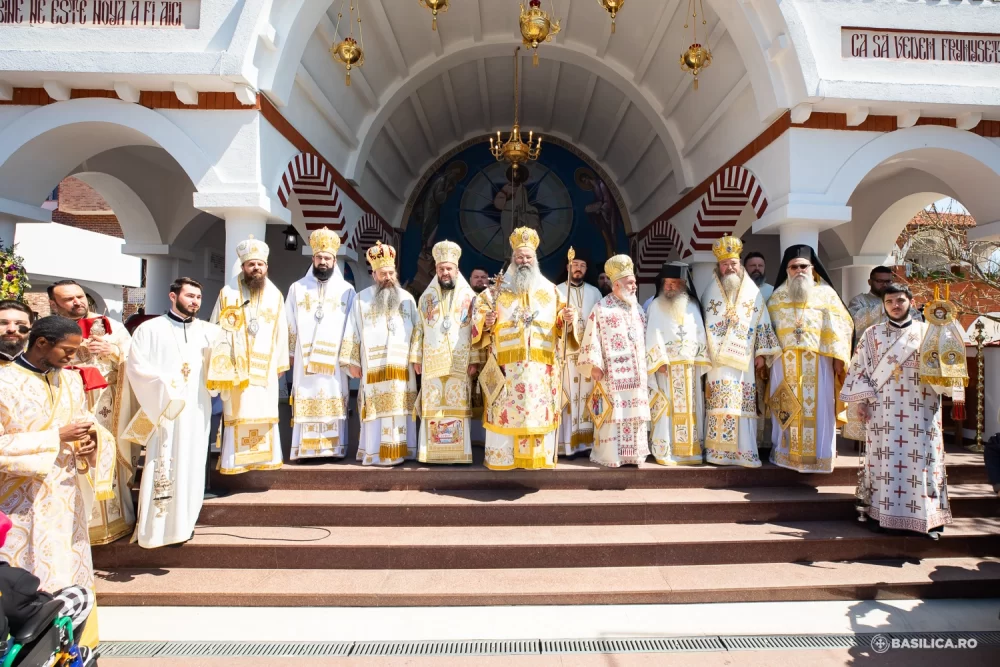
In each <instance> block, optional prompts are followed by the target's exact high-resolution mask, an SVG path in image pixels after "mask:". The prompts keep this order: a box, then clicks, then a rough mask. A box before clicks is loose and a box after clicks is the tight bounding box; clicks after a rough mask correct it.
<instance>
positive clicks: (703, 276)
mask: <svg viewBox="0 0 1000 667" xmlns="http://www.w3.org/2000/svg"><path fill="white" fill-rule="evenodd" d="M687 262H688V264H690V265H691V280H692V281H693V282H694V289H695V291H696V292H698V298H699V299H700V298H701V295H702V294H704V293H705V290H706V289H707V288H708V285H709V283H711V282H712V278H713V276H714V275H715V269H716V267H718V265H719V263H718V262H717V261H716V260H715V255H713V254H712V253H710V252H696V253H694V254H693V255H691V257H689V258H688V259H687Z"/></svg>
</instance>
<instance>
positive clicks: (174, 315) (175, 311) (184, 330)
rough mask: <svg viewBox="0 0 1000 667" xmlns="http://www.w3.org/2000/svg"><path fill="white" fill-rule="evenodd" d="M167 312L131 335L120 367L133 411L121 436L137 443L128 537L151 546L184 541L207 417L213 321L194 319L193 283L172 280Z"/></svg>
mask: <svg viewBox="0 0 1000 667" xmlns="http://www.w3.org/2000/svg"><path fill="white" fill-rule="evenodd" d="M169 298H170V310H169V311H167V314H166V315H163V316H160V317H155V318H153V319H152V320H149V321H147V322H144V323H143V325H142V326H141V327H138V328H137V329H136V330H135V336H133V337H132V350H131V351H130V352H129V356H128V364H126V371H127V372H128V377H129V380H130V381H131V384H132V387H133V390H134V391H135V395H136V398H137V399H138V401H139V405H140V407H141V409H140V410H139V411H138V412H137V413H136V415H135V417H134V418H133V419H132V421H131V422H130V423H129V426H128V428H127V429H126V430H125V438H127V439H129V440H131V441H132V442H136V443H137V444H140V445H142V446H143V447H145V450H146V457H145V465H144V467H143V475H142V480H141V482H140V487H139V511H138V520H137V522H136V523H137V525H136V531H135V539H136V540H137V541H138V542H139V546H140V547H143V548H146V549H151V548H154V547H162V546H164V545H167V544H177V543H180V542H185V541H187V540H189V539H191V535H192V534H193V533H194V526H195V523H196V522H197V521H198V515H199V513H200V512H201V505H202V500H203V499H204V496H205V467H206V458H207V457H208V447H206V446H205V445H206V443H207V442H208V438H209V426H210V424H211V421H212V397H211V396H210V395H209V392H208V389H207V388H206V385H207V371H208V368H207V366H206V364H205V360H206V356H207V355H206V354H205V353H206V352H207V351H208V350H209V349H210V347H211V345H212V342H213V341H214V340H215V339H216V338H217V337H218V333H219V327H217V326H216V325H214V324H209V323H208V322H204V321H202V320H199V319H198V318H197V315H198V311H199V310H200V309H201V285H200V284H199V283H198V282H196V281H194V280H192V279H190V278H177V279H176V280H174V282H173V283H172V284H171V285H170V292H169Z"/></svg>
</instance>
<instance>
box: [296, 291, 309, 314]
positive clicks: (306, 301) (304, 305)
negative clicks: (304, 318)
mask: <svg viewBox="0 0 1000 667" xmlns="http://www.w3.org/2000/svg"><path fill="white" fill-rule="evenodd" d="M311 296H312V295H310V294H309V292H306V295H305V296H304V297H303V298H302V300H301V301H299V308H305V309H306V312H307V313H308V312H309V311H311V310H312V298H311Z"/></svg>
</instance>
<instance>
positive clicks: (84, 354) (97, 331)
mask: <svg viewBox="0 0 1000 667" xmlns="http://www.w3.org/2000/svg"><path fill="white" fill-rule="evenodd" d="M48 296H49V308H50V310H51V311H52V314H54V315H60V316H62V317H67V318H69V319H71V320H74V321H75V322H76V323H77V324H78V325H79V326H80V330H81V331H82V332H83V343H82V344H81V345H80V347H79V348H77V351H76V356H75V357H74V359H73V363H72V366H71V368H76V369H78V370H79V371H80V373H81V375H82V377H83V388H84V390H86V392H87V409H89V410H90V411H91V412H92V413H93V414H94V417H96V418H97V422H98V423H99V424H100V425H101V426H103V427H104V428H106V429H107V430H108V431H109V432H111V433H112V434H113V435H114V436H115V437H116V438H117V443H118V457H117V463H116V464H115V483H114V492H115V495H114V498H110V499H108V500H105V501H103V502H99V503H94V514H93V516H91V517H90V543H91V544H108V543H110V542H114V541H115V540H117V539H119V538H120V537H124V536H125V535H127V534H129V533H130V532H132V528H133V526H134V525H135V512H134V511H133V508H132V494H131V492H130V491H129V488H128V482H129V479H130V478H131V476H132V468H131V465H130V464H134V462H135V460H136V459H137V458H138V454H139V452H138V447H136V448H135V452H134V454H135V455H134V456H133V448H132V444H131V443H129V442H128V441H126V440H125V439H124V438H121V437H120V436H121V435H122V434H123V433H124V431H125V427H126V426H127V425H128V423H129V420H130V419H131V418H132V414H133V412H134V410H135V404H134V401H133V396H132V391H131V389H130V387H129V382H128V376H127V375H126V373H125V361H126V360H127V359H128V353H129V348H130V347H131V345H132V337H131V336H129V334H128V331H127V330H126V329H125V325H124V324H122V323H121V322H119V321H118V320H115V319H112V318H110V317H108V316H107V315H98V314H97V313H94V312H91V311H90V309H89V306H88V302H87V295H86V293H85V292H84V291H83V288H82V287H80V286H79V285H78V284H77V283H76V282H74V281H72V280H62V281H59V282H57V283H55V284H54V285H52V286H51V287H49V288H48Z"/></svg>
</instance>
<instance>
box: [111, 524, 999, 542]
mask: <svg viewBox="0 0 1000 667" xmlns="http://www.w3.org/2000/svg"><path fill="white" fill-rule="evenodd" d="M959 535H961V536H968V535H998V536H1000V518H991V517H976V518H960V519H955V520H954V523H952V524H950V525H949V526H947V528H946V529H945V534H944V537H943V538H942V539H945V538H947V537H949V536H959ZM878 537H879V535H877V534H874V533H872V532H871V531H869V530H867V529H866V528H865V527H864V526H863V525H861V524H860V523H858V522H849V521H797V522H786V523H731V524H717V523H694V524H648V525H643V524H625V525H614V526H390V527H378V526H225V527H220V526H199V527H198V528H196V529H195V533H194V537H193V538H192V539H191V541H190V542H188V543H187V544H189V545H192V546H197V545H227V544H228V545H246V544H248V541H250V542H252V544H254V545H256V546H265V545H266V546H280V545H286V544H288V543H289V541H290V540H291V541H295V542H296V543H299V544H301V543H302V542H303V540H308V543H309V544H311V545H313V546H328V545H335V546H345V545H357V546H483V545H495V546H506V545H571V544H632V543H658V542H664V543H674V544H676V543H685V542H687V543H691V542H696V543H703V542H730V541H731V542H752V541H773V540H815V539H847V538H865V539H877V538H878ZM914 537H918V538H920V539H926V538H923V537H922V536H920V535H916V534H914ZM117 544H118V545H121V544H122V542H118V543H117ZM185 546H187V545H185ZM181 548H183V547H181Z"/></svg>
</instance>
